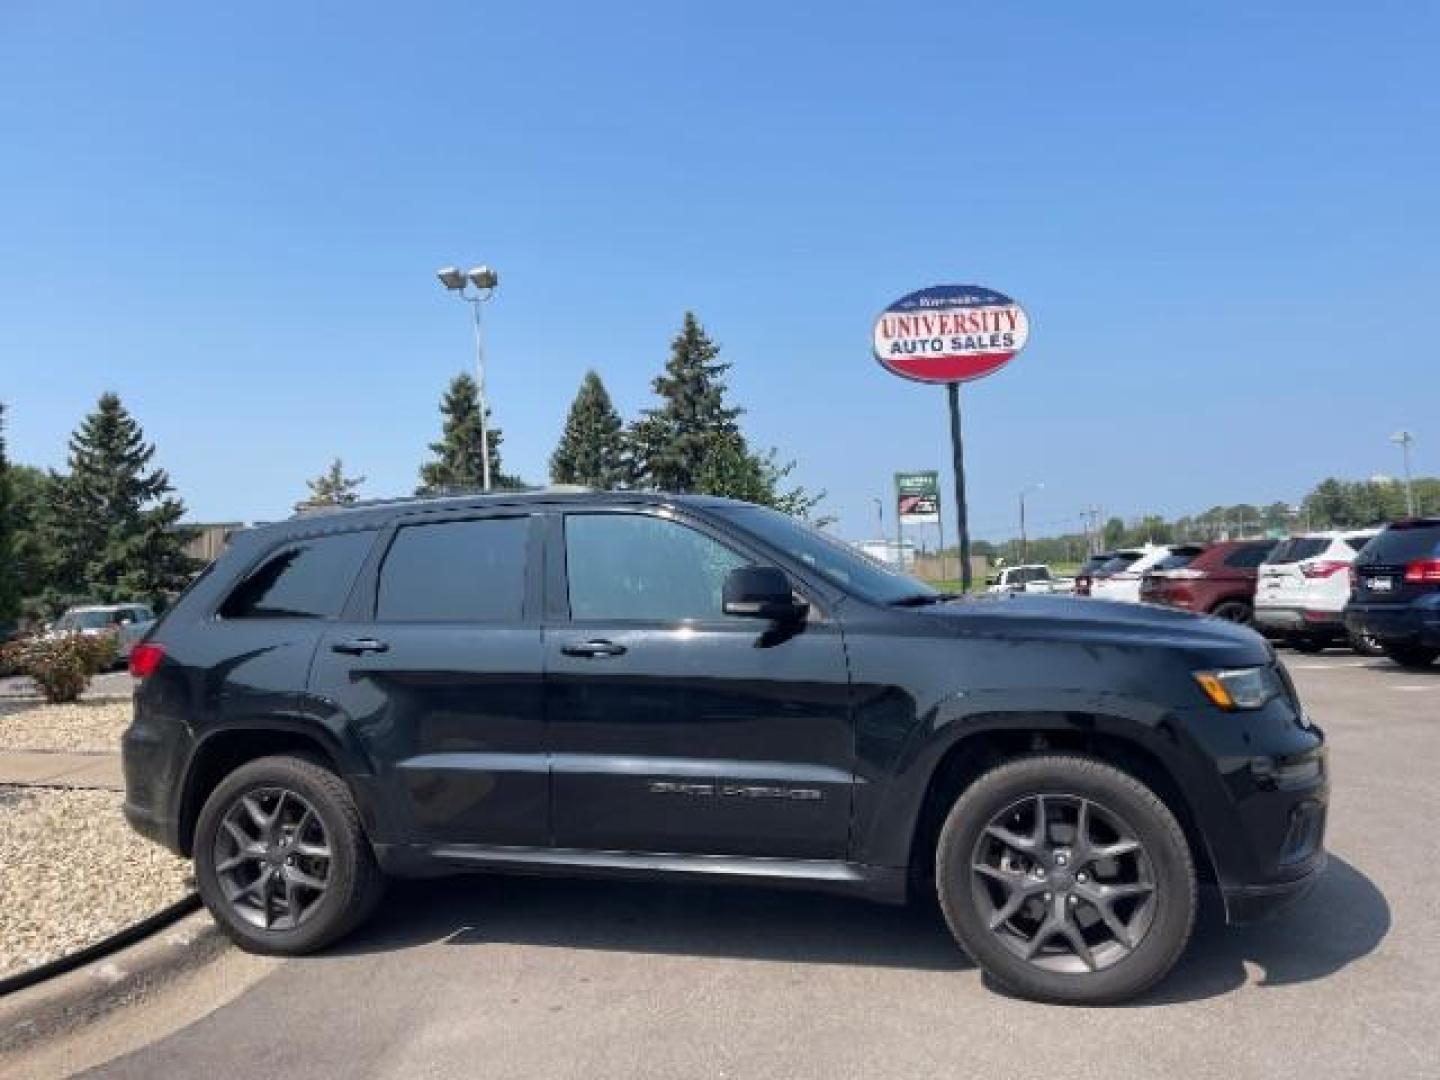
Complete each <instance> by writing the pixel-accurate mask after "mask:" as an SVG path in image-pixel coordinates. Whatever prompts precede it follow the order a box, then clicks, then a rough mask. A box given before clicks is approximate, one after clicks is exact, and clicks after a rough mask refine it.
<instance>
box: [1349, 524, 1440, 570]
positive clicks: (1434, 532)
mask: <svg viewBox="0 0 1440 1080" xmlns="http://www.w3.org/2000/svg"><path fill="white" fill-rule="evenodd" d="M1437 557H1440V523H1437V524H1433V525H1432V524H1428V523H1427V524H1424V525H1392V526H1390V528H1388V529H1386V530H1385V531H1384V532H1382V533H1380V534H1379V535H1378V536H1376V537H1375V538H1374V539H1373V540H1371V541H1370V542H1369V543H1368V544H1366V545H1365V548H1364V550H1362V551H1361V552H1360V561H1363V562H1366V563H1396V564H1403V563H1408V562H1411V561H1412V560H1414V559H1433V558H1437Z"/></svg>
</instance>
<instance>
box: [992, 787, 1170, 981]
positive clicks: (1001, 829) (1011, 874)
mask: <svg viewBox="0 0 1440 1080" xmlns="http://www.w3.org/2000/svg"><path fill="white" fill-rule="evenodd" d="M970 862H971V879H972V891H973V895H974V898H975V902H976V903H977V905H979V910H980V912H981V914H982V916H983V917H984V919H985V922H986V925H987V926H988V927H989V930H990V932H991V933H992V934H994V935H995V936H996V937H997V938H998V939H999V940H1000V941H1001V943H1003V944H1004V946H1005V947H1006V948H1007V949H1009V950H1010V951H1011V952H1012V953H1014V954H1015V955H1016V956H1018V957H1020V958H1021V959H1023V960H1025V961H1026V962H1027V963H1030V964H1033V965H1035V966H1036V967H1038V968H1041V969H1044V970H1047V971H1054V972H1061V973H1076V974H1083V973H1086V972H1092V971H1100V970H1103V969H1105V968H1108V967H1111V966H1113V965H1114V964H1117V963H1119V962H1120V961H1121V960H1123V959H1125V957H1127V956H1129V955H1130V954H1131V953H1132V952H1134V951H1135V949H1136V948H1137V947H1138V946H1139V944H1140V942H1141V941H1142V939H1143V938H1144V937H1145V935H1146V933H1147V932H1148V931H1149V929H1150V926H1151V924H1152V923H1153V922H1154V919H1155V907H1156V897H1157V893H1156V883H1155V882H1156V878H1155V869H1154V866H1153V864H1152V863H1151V860H1150V856H1149V854H1148V853H1147V852H1146V850H1145V847H1144V845H1143V844H1142V843H1141V842H1140V839H1139V837H1138V836H1137V835H1136V833H1135V830H1133V829H1132V828H1130V827H1129V826H1128V825H1127V824H1126V823H1125V822H1124V821H1123V819H1121V818H1120V816H1119V815H1118V814H1116V813H1114V812H1113V811H1111V810H1109V809H1107V808H1106V807H1104V806H1102V805H1101V804H1100V803H1098V802H1096V801H1095V800H1094V799H1088V798H1082V797H1080V796H1077V795H1063V794H1046V795H1033V796H1030V797H1028V798H1026V799H1022V800H1021V801H1019V802H1017V803H1014V804H1012V805H1011V806H1009V807H1008V808H1006V809H1005V810H1004V811H1002V812H1001V813H999V814H997V815H996V816H995V817H994V818H993V819H992V820H991V821H990V823H989V824H988V825H987V826H986V827H985V829H984V831H983V832H981V834H980V838H979V840H978V841H977V842H976V845H975V851H974V853H973V856H972V858H971V860H970Z"/></svg>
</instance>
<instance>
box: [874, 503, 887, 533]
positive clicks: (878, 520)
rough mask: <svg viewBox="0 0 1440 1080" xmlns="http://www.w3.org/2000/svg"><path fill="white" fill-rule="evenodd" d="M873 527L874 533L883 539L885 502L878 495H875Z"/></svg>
mask: <svg viewBox="0 0 1440 1080" xmlns="http://www.w3.org/2000/svg"><path fill="white" fill-rule="evenodd" d="M875 527H876V533H875V535H876V536H878V537H879V538H880V539H881V540H884V539H885V502H884V500H882V499H881V498H880V497H879V496H878V495H877V496H875Z"/></svg>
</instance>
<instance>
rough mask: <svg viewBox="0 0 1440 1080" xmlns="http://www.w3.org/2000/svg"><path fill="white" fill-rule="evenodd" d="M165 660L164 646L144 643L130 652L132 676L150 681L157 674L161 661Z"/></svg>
mask: <svg viewBox="0 0 1440 1080" xmlns="http://www.w3.org/2000/svg"><path fill="white" fill-rule="evenodd" d="M164 659H165V647H164V646H163V645H150V644H146V643H142V644H139V645H136V646H135V647H134V648H133V649H131V650H130V674H131V675H133V676H134V677H135V678H137V679H148V678H149V677H150V676H151V675H153V674H155V669H156V668H158V667H159V666H160V661H161V660H164Z"/></svg>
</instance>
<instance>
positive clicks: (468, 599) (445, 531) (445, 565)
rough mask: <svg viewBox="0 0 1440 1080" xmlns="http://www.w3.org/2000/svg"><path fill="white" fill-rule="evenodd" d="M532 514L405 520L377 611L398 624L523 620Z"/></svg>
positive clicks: (388, 558)
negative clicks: (415, 522) (423, 521)
mask: <svg viewBox="0 0 1440 1080" xmlns="http://www.w3.org/2000/svg"><path fill="white" fill-rule="evenodd" d="M529 538H530V519H529V518H528V517H509V518H477V519H473V520H466V521H439V522H433V523H430V524H425V525H404V526H401V527H400V528H399V529H397V530H396V532H395V540H394V541H393V542H392V543H391V545H390V550H389V551H387V552H386V553H385V562H384V563H383V564H382V565H381V567H380V588H379V592H378V595H377V597H376V604H375V617H376V618H377V619H379V620H382V621H397V622H519V621H520V620H521V618H522V617H523V615H524V606H525V561H526V560H525V556H526V549H527V547H528V545H529Z"/></svg>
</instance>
